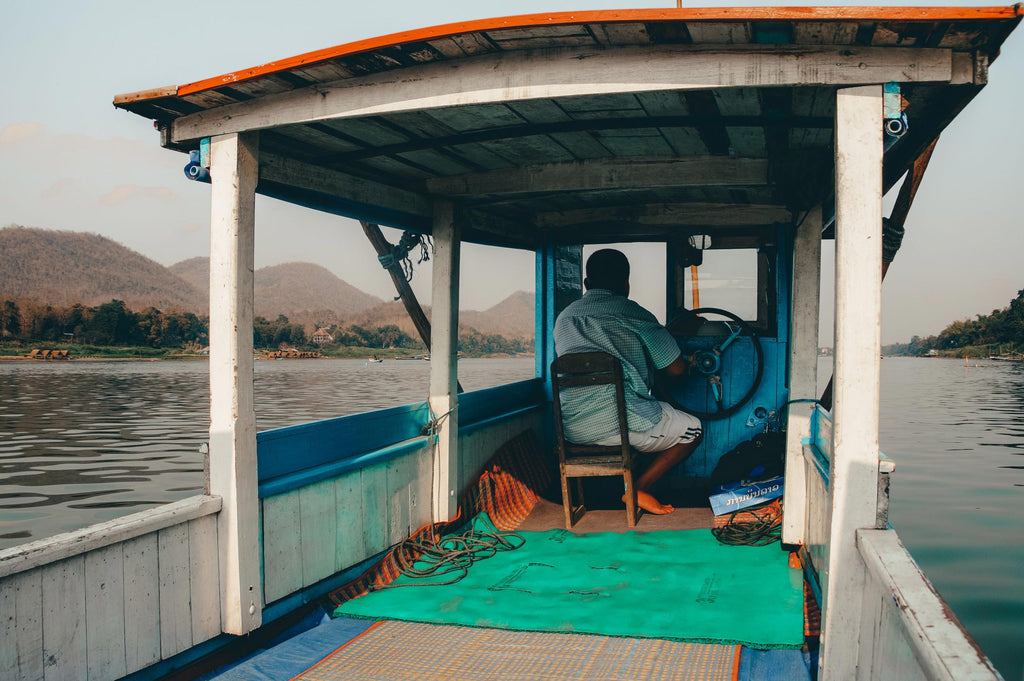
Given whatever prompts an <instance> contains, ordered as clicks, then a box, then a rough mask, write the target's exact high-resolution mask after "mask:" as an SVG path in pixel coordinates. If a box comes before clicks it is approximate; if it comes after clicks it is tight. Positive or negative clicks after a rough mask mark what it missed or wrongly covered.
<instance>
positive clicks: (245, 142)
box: [209, 133, 263, 634]
mask: <svg viewBox="0 0 1024 681" xmlns="http://www.w3.org/2000/svg"><path fill="white" fill-rule="evenodd" d="M258 154H259V138H258V136H257V133H239V134H231V135H223V136H221V137H215V138H214V139H213V140H212V144H211V161H210V177H211V185H212V188H211V197H212V208H211V215H210V453H209V457H210V466H209V468H210V483H209V484H210V490H209V491H210V494H215V495H217V496H219V497H221V498H222V499H223V506H222V508H221V511H220V514H219V515H218V521H217V537H218V543H219V545H220V586H221V626H222V628H223V630H224V631H225V632H227V633H229V634H245V633H248V632H250V631H252V630H253V629H255V628H257V627H258V626H260V622H261V621H262V614H263V612H262V608H263V595H262V583H261V582H260V555H259V527H258V525H257V523H258V517H259V498H258V496H257V490H256V486H257V472H256V413H255V411H254V409H253V397H252V383H253V358H252V321H253V244H254V230H255V204H256V180H257V175H258V171H259V168H258Z"/></svg>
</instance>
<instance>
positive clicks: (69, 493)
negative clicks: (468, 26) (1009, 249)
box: [0, 358, 1024, 681]
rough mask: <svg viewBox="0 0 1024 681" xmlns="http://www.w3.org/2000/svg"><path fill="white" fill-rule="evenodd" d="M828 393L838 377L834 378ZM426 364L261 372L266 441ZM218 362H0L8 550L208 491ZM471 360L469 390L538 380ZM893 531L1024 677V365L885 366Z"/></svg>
mask: <svg viewBox="0 0 1024 681" xmlns="http://www.w3.org/2000/svg"><path fill="white" fill-rule="evenodd" d="M820 369H821V374H822V377H823V380H827V374H828V372H829V371H830V366H829V365H828V363H827V361H823V362H822V364H821V367H820ZM429 370H430V367H429V364H428V363H427V362H422V361H401V362H399V361H385V362H383V363H381V364H367V363H366V362H364V361H362V360H307V361H303V360H289V361H276V362H268V361H261V362H257V363H256V384H255V390H256V419H257V427H258V429H259V430H267V429H270V428H278V427H281V426H287V425H293V424H296V423H303V422H306V421H312V420H317V419H323V418H330V417H334V416H340V415H344V414H350V413H355V412H360V411H366V410H370V409H377V408H381V407H389V406H395V405H399V404H409V403H413V402H420V401H423V400H424V399H425V397H426V393H427V383H428V377H429ZM207 371H208V368H207V365H206V363H205V362H166V361H164V362H85V361H78V362H63V363H43V362H0V549H3V548H8V547H10V546H15V545H18V544H21V543H24V542H28V541H32V540H34V539H38V538H41V537H46V536H49V535H52V534H55V533H58V532H64V531H67V530H71V529H76V528H79V527H83V526H86V525H89V524H92V523H96V522H100V521H103V520H108V519H111V518H115V517H118V516H121V515H124V514H127V513H132V512H135V511H138V510H142V509H144V508H150V507H152V506H154V505H156V504H160V503H166V502H169V501H174V500H177V499H181V498H184V497H187V496H190V495H193V494H198V493H201V492H202V484H203V482H202V480H203V472H202V470H203V460H202V456H201V455H200V454H199V453H198V448H199V445H200V444H201V443H202V442H203V441H205V440H206V431H207V428H208V424H209V417H208V405H207V399H208V377H207ZM533 371H534V363H533V360H532V359H487V360H483V359H467V360H462V361H460V363H459V375H460V380H461V382H462V385H463V387H464V388H466V389H467V390H476V389H479V388H484V387H489V386H492V385H500V384H502V383H508V382H511V381H516V380H523V379H526V378H530V377H532V376H533ZM881 444H882V450H883V451H884V452H885V453H886V454H887V455H888V456H889V457H890V458H892V459H893V460H895V462H896V472H895V473H894V474H893V479H892V502H891V507H890V522H891V523H892V524H893V526H894V527H896V529H897V530H898V531H899V532H900V536H901V537H902V539H903V541H904V543H905V544H906V545H907V546H908V548H909V549H910V550H911V553H912V554H913V555H914V557H915V558H916V559H917V561H918V562H919V563H920V564H921V566H922V567H923V568H924V570H925V572H926V574H927V575H928V577H929V578H930V579H931V580H932V582H933V583H934V584H935V585H936V587H937V588H938V589H939V591H940V592H941V593H942V595H943V597H944V598H946V599H947V600H948V601H949V603H950V604H951V605H952V606H953V610H954V611H955V612H956V613H957V615H958V616H959V617H960V619H961V621H963V623H964V624H965V626H966V627H967V629H968V630H969V631H970V632H971V633H972V635H973V636H974V637H975V638H976V639H977V640H978V641H979V643H980V644H981V646H982V648H983V649H984V650H985V652H986V653H987V654H988V655H989V656H990V657H991V658H992V660H993V662H994V663H995V664H996V666H997V668H999V669H1000V671H1001V672H1002V673H1003V675H1004V676H1005V677H1006V678H1007V679H1008V680H1011V681H1012V680H1014V679H1017V678H1021V674H1022V668H1024V634H1022V633H1021V632H1024V365H1021V364H1009V363H1006V364H1000V363H995V362H977V363H971V364H970V365H967V366H965V364H964V363H963V362H962V361H954V360H938V359H900V358H894V359H886V360H884V361H883V362H882V428H881Z"/></svg>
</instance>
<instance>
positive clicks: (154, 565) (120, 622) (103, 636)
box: [0, 514, 221, 681]
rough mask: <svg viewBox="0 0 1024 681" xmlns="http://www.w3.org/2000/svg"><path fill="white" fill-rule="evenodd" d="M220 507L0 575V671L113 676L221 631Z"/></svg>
mask: <svg viewBox="0 0 1024 681" xmlns="http://www.w3.org/2000/svg"><path fill="white" fill-rule="evenodd" d="M219 575H220V569H219V564H218V554H217V515H216V514H212V515H207V516H203V517H200V518H196V519H193V520H189V521H187V522H184V523H180V524H177V525H172V526H170V527H166V528H163V529H161V530H159V531H156V532H150V533H147V534H143V535H141V536H138V537H134V538H131V539H127V540H125V541H122V542H118V543H114V544H111V545H109V546H104V547H101V548H97V549H94V550H91V551H88V552H86V553H83V554H79V555H73V556H70V557H68V558H63V559H60V560H56V561H54V562H52V563H48V564H45V565H41V566H38V567H33V568H30V569H28V570H25V571H23V572H17V573H14V574H11V575H8V576H5V577H3V578H2V579H0V641H2V643H0V679H4V680H5V681H7V680H11V681H14V680H17V681H22V680H25V681H28V680H38V679H45V680H46V681H52V680H59V679H68V680H69V681H92V680H103V681H107V680H109V679H116V678H120V677H122V676H125V675H126V674H130V673H132V672H135V671H138V670H140V669H143V668H144V667H147V666H149V665H151V664H153V663H155V662H158V661H159V660H162V659H166V658H169V657H171V656H172V655H175V654H177V653H180V652H181V651H183V650H185V649H186V648H189V647H191V646H193V645H195V644H198V643H201V642H203V641H206V640H208V639H211V638H213V637H214V636H217V635H218V634H220V632H221V627H220V583H219V581H220V576H219Z"/></svg>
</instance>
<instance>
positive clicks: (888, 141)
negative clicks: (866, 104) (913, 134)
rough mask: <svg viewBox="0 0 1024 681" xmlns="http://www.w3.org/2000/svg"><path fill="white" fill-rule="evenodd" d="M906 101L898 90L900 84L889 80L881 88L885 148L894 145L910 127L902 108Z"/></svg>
mask: <svg viewBox="0 0 1024 681" xmlns="http://www.w3.org/2000/svg"><path fill="white" fill-rule="evenodd" d="M906 106H907V101H906V100H905V99H903V95H902V93H901V92H900V84H899V83H896V82H893V81H890V82H888V83H886V84H885V85H884V86H883V89H882V118H884V119H885V121H884V122H883V123H882V125H883V126H884V129H885V148H886V149H888V148H889V147H891V146H892V145H894V144H895V143H896V142H897V141H898V140H899V139H900V138H901V137H903V136H904V135H905V134H907V130H909V129H910V122H909V121H908V120H907V114H905V113H903V110H904V109H905V108H906Z"/></svg>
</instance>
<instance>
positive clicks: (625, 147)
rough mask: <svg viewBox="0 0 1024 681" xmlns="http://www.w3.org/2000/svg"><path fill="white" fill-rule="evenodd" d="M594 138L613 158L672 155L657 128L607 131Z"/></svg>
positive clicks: (669, 147)
mask: <svg viewBox="0 0 1024 681" xmlns="http://www.w3.org/2000/svg"><path fill="white" fill-rule="evenodd" d="M596 137H597V139H598V140H599V141H600V142H601V144H602V145H604V146H605V147H606V148H607V149H608V150H609V151H610V152H612V154H614V155H615V156H655V157H657V156H661V157H666V156H671V155H672V146H671V145H670V144H669V143H668V142H667V141H666V140H665V138H664V137H662V135H661V131H659V130H658V129H657V128H639V129H636V130H607V131H601V132H598V133H596Z"/></svg>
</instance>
